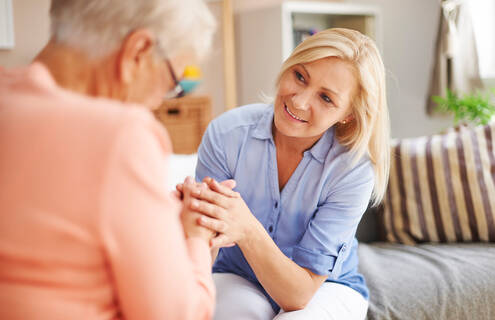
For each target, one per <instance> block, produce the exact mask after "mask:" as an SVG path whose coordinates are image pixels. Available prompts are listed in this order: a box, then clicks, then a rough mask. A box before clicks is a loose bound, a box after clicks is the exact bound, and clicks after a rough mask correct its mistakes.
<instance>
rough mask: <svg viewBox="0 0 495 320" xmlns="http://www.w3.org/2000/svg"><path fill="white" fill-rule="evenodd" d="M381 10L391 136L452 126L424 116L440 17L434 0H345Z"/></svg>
mask: <svg viewBox="0 0 495 320" xmlns="http://www.w3.org/2000/svg"><path fill="white" fill-rule="evenodd" d="M347 2H351V3H366V4H374V5H377V6H379V7H380V8H381V11H382V21H383V30H382V32H383V60H384V63H385V67H386V68H387V86H388V88H387V91H388V104H389V109H390V117H391V126H392V136H393V137H397V138H403V137H412V136H420V135H426V134H432V133H436V132H439V131H441V130H443V129H444V128H447V127H448V126H450V125H452V123H453V122H452V120H451V119H450V118H449V117H446V116H429V115H427V114H426V99H427V93H428V86H429V80H430V72H431V68H432V66H433V63H434V60H433V55H434V50H435V49H434V47H435V41H436V33H437V28H438V23H439V17H440V8H439V1H435V0H399V1H398V0H366V1H363V0H347Z"/></svg>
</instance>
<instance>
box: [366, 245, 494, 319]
mask: <svg viewBox="0 0 495 320" xmlns="http://www.w3.org/2000/svg"><path fill="white" fill-rule="evenodd" d="M359 259H360V267H359V269H360V272H361V273H362V274H363V275H364V276H365V278H366V282H367V284H368V287H369V289H370V306H369V310H368V316H367V319H370V320H372V319H380V320H385V319H391V320H392V319H404V320H405V319H414V320H421V319H436V320H441V319H448V320H456V319H495V268H494V262H495V244H474V243H462V244H423V245H417V246H408V245H402V244H392V243H374V244H360V247H359Z"/></svg>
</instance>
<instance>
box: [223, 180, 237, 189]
mask: <svg viewBox="0 0 495 320" xmlns="http://www.w3.org/2000/svg"><path fill="white" fill-rule="evenodd" d="M220 184H221V185H222V186H226V187H227V188H229V189H231V190H232V189H234V188H235V186H236V185H237V183H236V182H235V180H234V179H228V180H224V181H222V182H220Z"/></svg>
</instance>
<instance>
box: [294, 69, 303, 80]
mask: <svg viewBox="0 0 495 320" xmlns="http://www.w3.org/2000/svg"><path fill="white" fill-rule="evenodd" d="M294 74H295V75H296V78H297V80H299V81H301V82H306V79H304V76H303V75H302V74H301V73H300V72H299V71H294Z"/></svg>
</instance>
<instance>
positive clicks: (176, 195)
mask: <svg viewBox="0 0 495 320" xmlns="http://www.w3.org/2000/svg"><path fill="white" fill-rule="evenodd" d="M172 197H174V198H176V199H177V200H182V192H179V191H177V190H174V191H172Z"/></svg>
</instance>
